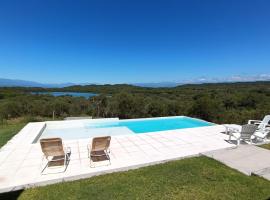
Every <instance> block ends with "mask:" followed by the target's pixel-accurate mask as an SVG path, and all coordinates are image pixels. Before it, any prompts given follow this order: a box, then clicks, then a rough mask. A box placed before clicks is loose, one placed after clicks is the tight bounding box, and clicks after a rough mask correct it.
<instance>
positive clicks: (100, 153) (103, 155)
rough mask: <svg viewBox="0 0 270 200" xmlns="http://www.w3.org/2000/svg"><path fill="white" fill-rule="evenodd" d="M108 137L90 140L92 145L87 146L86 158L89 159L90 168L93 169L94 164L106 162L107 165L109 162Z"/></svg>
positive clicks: (109, 138)
mask: <svg viewBox="0 0 270 200" xmlns="http://www.w3.org/2000/svg"><path fill="white" fill-rule="evenodd" d="M110 141H111V137H110V136H105V137H95V138H93V140H92V144H91V145H90V144H89V145H88V156H89V158H90V167H94V166H95V165H94V163H95V162H100V161H105V160H108V161H109V164H111V161H110V156H109V153H110V150H109V147H110Z"/></svg>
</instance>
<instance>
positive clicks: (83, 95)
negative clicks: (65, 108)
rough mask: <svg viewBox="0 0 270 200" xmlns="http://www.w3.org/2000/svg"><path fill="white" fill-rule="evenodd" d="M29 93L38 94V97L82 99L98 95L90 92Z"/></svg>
mask: <svg viewBox="0 0 270 200" xmlns="http://www.w3.org/2000/svg"><path fill="white" fill-rule="evenodd" d="M31 93H32V94H38V95H42V94H44V95H53V96H55V97H59V96H72V97H84V98H86V99H88V98H90V97H94V96H97V95H98V94H95V93H91V92H31Z"/></svg>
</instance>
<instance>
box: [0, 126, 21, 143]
mask: <svg viewBox="0 0 270 200" xmlns="http://www.w3.org/2000/svg"><path fill="white" fill-rule="evenodd" d="M25 124H26V123H25V122H19V123H7V124H1V125H0V147H2V146H3V145H4V144H6V142H7V141H8V140H10V139H11V138H12V137H13V136H14V135H16V134H17V133H18V132H19V131H20V130H21V129H22V128H23V127H24V126H25Z"/></svg>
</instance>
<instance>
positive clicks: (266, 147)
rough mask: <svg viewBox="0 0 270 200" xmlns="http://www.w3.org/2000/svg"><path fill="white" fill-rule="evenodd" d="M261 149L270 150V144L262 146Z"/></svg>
mask: <svg viewBox="0 0 270 200" xmlns="http://www.w3.org/2000/svg"><path fill="white" fill-rule="evenodd" d="M260 147H262V148H264V149H269V150H270V143H269V144H262V145H260Z"/></svg>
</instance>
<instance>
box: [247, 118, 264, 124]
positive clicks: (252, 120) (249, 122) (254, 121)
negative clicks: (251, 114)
mask: <svg viewBox="0 0 270 200" xmlns="http://www.w3.org/2000/svg"><path fill="white" fill-rule="evenodd" d="M261 122H262V121H260V120H254V119H251V120H248V124H255V123H261Z"/></svg>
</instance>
